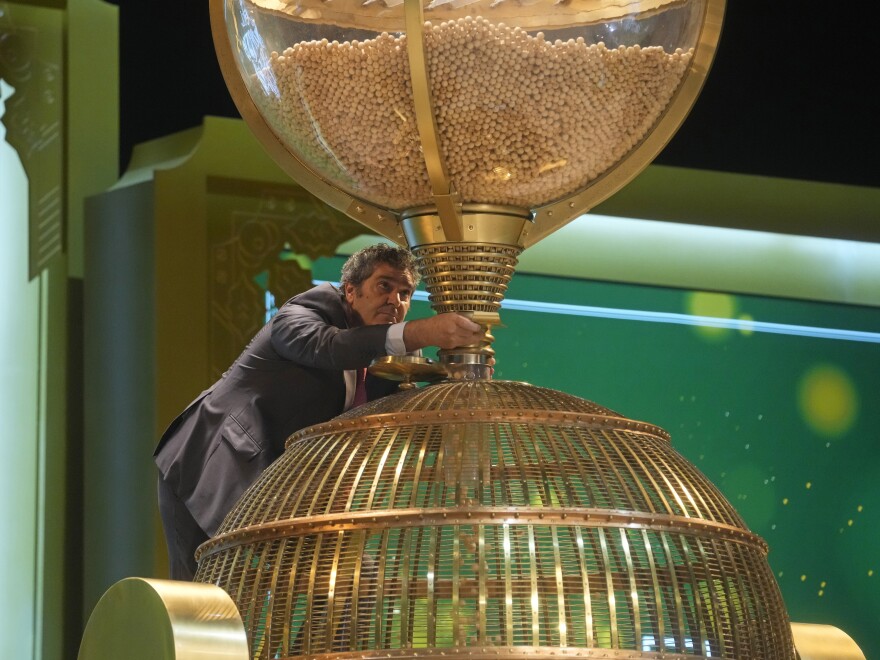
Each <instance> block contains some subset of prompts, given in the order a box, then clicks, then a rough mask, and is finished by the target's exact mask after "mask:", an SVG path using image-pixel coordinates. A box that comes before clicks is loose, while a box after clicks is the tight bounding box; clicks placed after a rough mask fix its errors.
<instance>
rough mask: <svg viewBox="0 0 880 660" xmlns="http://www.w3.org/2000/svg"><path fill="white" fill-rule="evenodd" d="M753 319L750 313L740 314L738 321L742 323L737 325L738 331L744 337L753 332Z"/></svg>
mask: <svg viewBox="0 0 880 660" xmlns="http://www.w3.org/2000/svg"><path fill="white" fill-rule="evenodd" d="M754 320H755V318H754V317H753V316H752V315H751V314H740V315H739V321H740V323H741V324H742V325H740V327H739V333H740V334H741V335H744V336H746V337H750V336H751V335H753V334H755V325H754V323H753V321H754Z"/></svg>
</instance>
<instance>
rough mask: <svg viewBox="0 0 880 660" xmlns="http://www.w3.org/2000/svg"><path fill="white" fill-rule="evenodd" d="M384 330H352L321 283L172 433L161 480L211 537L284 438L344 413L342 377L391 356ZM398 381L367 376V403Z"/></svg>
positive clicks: (163, 448)
mask: <svg viewBox="0 0 880 660" xmlns="http://www.w3.org/2000/svg"><path fill="white" fill-rule="evenodd" d="M388 327H389V326H386V325H373V326H360V327H354V328H349V323H348V321H347V318H346V304H345V303H344V300H343V297H342V294H341V293H340V292H339V291H338V290H337V289H335V288H334V287H333V286H332V285H330V284H322V285H320V286H317V287H315V288H313V289H311V290H309V291H306V292H305V293H302V294H300V295H298V296H295V297H294V298H291V299H290V300H288V301H287V302H286V303H285V304H284V305H283V306H282V307H281V308H280V309H279V310H278V313H277V314H276V315H275V316H274V317H273V318H272V319H271V320H270V321H269V323H267V324H266V325H265V326H264V327H263V328H262V329H261V330H260V331H259V332H258V333H257V335H256V336H255V337H254V338H253V339H252V340H251V342H250V344H249V345H248V346H247V348H245V350H244V351H243V352H242V354H241V355H240V356H239V357H238V359H237V360H236V361H235V362H234V363H233V364H232V366H231V367H230V368H229V369H228V370H227V371H226V373H224V374H223V376H222V377H221V378H220V379H219V380H218V381H217V382H216V383H214V385H212V386H211V387H210V388H208V389H207V390H205V391H204V392H202V393H201V394H200V395H199V397H198V398H197V399H196V400H195V401H193V402H192V403H191V404H190V405H189V406H188V407H187V408H186V409H185V410H184V411H183V413H181V414H180V415H179V416H178V417H177V418H176V419H175V420H174V421H173V422H172V423H171V425H170V426H169V427H168V429H167V430H166V431H165V433H164V434H163V435H162V438H161V440H160V441H159V444H158V446H157V448H156V451H155V453H154V456H155V460H156V465H157V466H158V467H159V472H160V474H161V477H162V479H164V480H165V481H166V482H167V483H168V484H169V485H170V486H171V488H172V489H173V491H174V492H175V494H176V495H177V496H178V497H179V498H180V499H181V500H183V502H184V503H185V504H186V506H187V508H188V509H189V511H190V513H192V515H193V517H194V518H195V519H196V521H197V522H198V523H199V525H200V526H201V527H202V529H203V530H204V531H205V533H207V534H208V535H209V536H213V535H214V534H215V533H216V531H217V528H218V527H219V526H220V524H221V523H222V522H223V518H224V517H225V516H226V514H227V513H228V512H229V511H230V509H231V508H232V507H233V506H234V505H235V503H236V502H237V501H238V499H239V498H240V496H241V494H242V493H243V492H244V491H245V489H246V488H247V487H248V486H250V485H251V484H252V483H253V482H254V481H255V480H256V479H257V477H258V476H259V475H260V473H261V472H262V471H263V470H264V469H265V468H266V467H267V466H268V465H269V464H270V463H271V462H272V461H273V460H275V459H276V458H278V456H280V455H281V453H282V452H283V451H284V443H285V441H286V440H287V438H288V437H289V436H290V435H291V434H292V433H294V432H295V431H298V430H299V429H302V428H305V427H306V426H310V425H312V424H319V423H321V422H325V421H327V420H328V419H330V418H332V417H335V416H336V415H338V414H340V413H342V412H343V408H344V406H345V381H344V376H343V373H342V372H343V370H345V369H356V368H360V367H365V366H368V365H369V364H370V362H371V361H372V360H373V359H375V358H377V357H380V356H382V355H385V354H386V350H385V337H386V334H387V332H388ZM396 386H397V384H396V383H393V382H390V381H385V380H382V379H378V378H372V377H371V376H369V375H368V377H367V394H368V398H369V399H374V398H378V397H380V396H384V395H386V394H390V393H392V392H394V391H395V390H396Z"/></svg>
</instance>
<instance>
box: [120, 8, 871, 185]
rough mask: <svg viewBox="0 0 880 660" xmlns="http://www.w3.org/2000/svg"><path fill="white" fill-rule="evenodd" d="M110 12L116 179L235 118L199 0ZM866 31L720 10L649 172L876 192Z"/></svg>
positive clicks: (811, 14)
mask: <svg viewBox="0 0 880 660" xmlns="http://www.w3.org/2000/svg"><path fill="white" fill-rule="evenodd" d="M112 4H116V5H118V6H119V7H120V59H121V62H120V67H121V83H120V85H121V90H120V94H121V99H120V112H121V118H120V121H121V142H120V150H121V151H120V168H121V171H124V170H125V169H126V168H127V166H128V161H129V158H130V156H131V149H132V147H133V146H134V145H135V144H138V143H140V142H144V141H146V140H150V139H153V138H157V137H162V136H165V135H168V134H170V133H175V132H177V131H180V130H184V129H187V128H191V127H193V126H198V125H200V124H201V123H202V118H203V117H204V116H205V115H216V116H221V117H238V116H239V114H238V111H237V110H236V108H235V105H234V104H233V102H232V99H231V97H230V96H229V93H228V91H227V89H226V85H225V83H224V82H223V78H222V75H221V73H220V69H219V66H218V64H217V60H216V57H215V53H214V46H213V42H212V39H211V26H210V20H209V17H208V6H209V5H208V0H185V1H181V0H173V1H172V0H155V1H152V2H144V0H116V1H115V2H113V3H112ZM832 8H833V10H834V11H831V10H832ZM875 25H876V23H875V22H874V21H873V20H871V19H869V18H868V17H867V16H865V15H863V14H862V13H860V12H853V11H851V10H850V9H848V8H847V7H846V6H845V5H833V4H828V3H809V4H808V3H779V2H749V1H748V0H729V1H728V2H727V7H726V11H725V19H724V27H723V29H722V34H721V41H720V44H719V49H718V53H717V55H716V58H715V62H714V64H713V66H712V70H711V72H710V74H709V77H708V80H707V82H706V85H705V87H704V90H703V92H702V94H701V95H700V97H699V98H698V100H697V102H696V104H695V106H694V108H693V110H692V112H691V114H690V116H689V117H688V118H687V120H686V121H685V123H684V124H683V126H682V128H681V129H680V130H679V132H678V133H677V134H676V136H675V137H674V138H673V140H672V141H671V142H670V143H669V145H668V146H667V148H666V149H665V150H664V151H663V152H662V154H661V155H660V156H659V158H658V159H657V160H656V161H655V162H657V163H660V164H663V165H672V166H678V167H692V168H698V169H707V170H718V171H725V172H738V173H745V174H757V175H764V176H772V177H783V178H791V179H802V180H808V181H824V182H829V183H845V184H852V185H860V186H871V187H880V166H878V162H877V152H878V148H880V139H878V121H880V102H878V90H877V86H878V83H880V75H878V74H880V66H878V60H880V46H878V40H877V35H876V33H875V31H874V30H875Z"/></svg>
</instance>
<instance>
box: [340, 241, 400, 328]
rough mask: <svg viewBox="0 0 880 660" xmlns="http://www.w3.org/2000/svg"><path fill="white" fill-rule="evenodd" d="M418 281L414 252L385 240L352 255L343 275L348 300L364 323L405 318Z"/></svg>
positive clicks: (391, 321) (398, 320)
mask: <svg viewBox="0 0 880 660" xmlns="http://www.w3.org/2000/svg"><path fill="white" fill-rule="evenodd" d="M417 283H418V273H417V272H416V269H415V259H414V258H413V256H412V253H410V251H409V250H408V249H406V248H402V247H398V246H391V245H386V244H384V243H379V244H376V245H371V246H369V247H366V248H364V249H362V250H359V251H358V252H356V253H354V254H353V255H351V256H350V257H349V258H348V260H347V261H346V262H345V265H343V266H342V276H341V278H340V284H341V286H342V291H343V293H344V294H345V300H346V301H347V302H348V304H349V305H350V306H351V309H352V311H353V312H354V314H355V316H356V317H357V320H359V322H361V323H363V324H364V325H378V324H383V323H399V322H400V321H403V319H404V317H405V316H406V313H407V312H408V311H409V306H410V303H411V302H412V293H413V291H414V290H415V288H416V284H417Z"/></svg>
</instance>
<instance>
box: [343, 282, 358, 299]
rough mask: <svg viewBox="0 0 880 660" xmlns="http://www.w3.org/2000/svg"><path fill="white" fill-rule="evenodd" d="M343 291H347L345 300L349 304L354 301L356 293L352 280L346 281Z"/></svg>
mask: <svg viewBox="0 0 880 660" xmlns="http://www.w3.org/2000/svg"><path fill="white" fill-rule="evenodd" d="M342 290H343V292H344V293H345V300H346V302H348V303H349V304H351V303H352V302H354V294H355V286H354V284H352V283H351V282H346V283H345V286H344V287H343V289H342Z"/></svg>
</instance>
